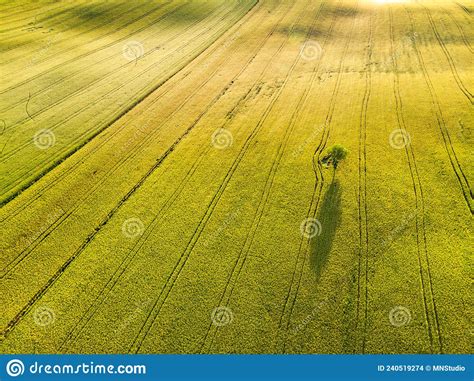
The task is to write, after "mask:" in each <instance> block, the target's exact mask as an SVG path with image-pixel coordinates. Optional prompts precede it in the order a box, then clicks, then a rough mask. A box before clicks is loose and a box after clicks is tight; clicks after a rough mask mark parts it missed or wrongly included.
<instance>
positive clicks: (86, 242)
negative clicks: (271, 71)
mask: <svg viewBox="0 0 474 381" xmlns="http://www.w3.org/2000/svg"><path fill="white" fill-rule="evenodd" d="M256 4H257V3H255V5H256ZM255 5H254V7H252V8H251V9H249V10H248V12H247V13H249V12H250V11H251V10H252V9H254V8H255ZM239 21H240V20H239ZM213 43H214V42H213ZM211 45H212V44H211ZM216 48H217V47H216ZM228 88H229V87H225V88H224V90H223V92H222V93H221V94H220V95H219V96H218V98H220V97H221V96H222V95H223V94H224V93H225V92H227V90H228ZM216 101H217V100H216ZM203 115H204V114H201V116H200V117H199V119H200V118H201V117H202V116H203ZM196 123H197V121H196ZM195 125H196V124H195V123H193V124H192V125H191V126H190V127H188V129H187V130H186V131H185V132H184V133H183V134H182V135H181V136H180V137H179V138H178V139H177V140H176V141H175V142H174V143H173V144H172V145H171V146H170V147H169V148H168V149H167V151H166V152H165V153H164V154H163V155H161V156H160V157H159V158H158V159H157V161H156V162H155V164H154V165H153V166H152V167H151V168H150V169H149V170H148V171H147V173H146V174H145V175H144V176H142V178H141V179H140V181H139V182H138V183H136V184H135V185H134V186H133V187H132V188H131V189H130V190H129V191H128V192H127V194H125V196H123V197H122V199H121V200H120V202H119V203H118V204H116V205H115V206H114V208H113V209H112V210H111V211H110V212H109V213H108V214H107V216H106V217H105V218H104V219H103V220H102V221H101V223H100V224H99V225H98V226H96V228H95V229H94V231H93V232H92V233H90V234H89V235H88V237H87V238H86V239H85V240H84V242H83V243H82V244H81V246H80V247H79V248H78V249H77V250H76V251H75V253H74V254H73V255H72V256H71V257H69V259H68V260H67V261H66V262H65V263H64V264H63V265H62V266H61V267H60V268H59V269H58V270H57V271H56V272H55V274H54V275H53V276H52V277H51V278H50V279H49V280H48V282H47V283H46V284H45V285H44V286H43V287H42V288H41V289H40V290H39V291H38V292H37V293H36V294H35V295H34V297H33V298H31V299H30V300H29V301H28V303H27V304H26V305H25V306H24V307H23V308H22V309H21V310H20V312H19V313H18V314H17V315H16V316H15V317H14V318H13V319H12V320H11V321H10V322H9V323H8V325H7V327H6V329H5V330H3V331H2V336H4V337H6V336H7V335H8V334H9V333H10V332H11V331H12V330H13V329H14V328H15V327H16V326H17V325H18V324H19V322H20V321H21V320H22V318H23V316H25V315H26V313H27V312H28V311H29V310H30V309H31V307H32V306H33V305H34V304H35V303H36V301H38V300H39V299H40V298H41V297H42V296H43V295H44V294H45V293H46V292H47V291H48V290H49V288H50V287H51V286H52V285H53V284H54V283H55V282H56V281H57V280H58V279H59V278H60V277H61V276H62V274H63V273H64V272H65V271H66V270H67V268H68V267H69V266H70V265H71V263H72V262H73V261H74V260H75V259H76V258H77V257H78V256H79V255H80V253H81V252H83V250H84V249H85V248H86V247H87V246H88V245H89V243H90V242H91V241H92V240H93V239H94V238H95V236H96V235H97V233H99V232H100V230H101V229H102V228H103V227H104V226H105V225H106V224H107V223H108V221H109V220H110V219H111V218H112V217H113V215H114V214H115V213H116V212H117V211H118V209H119V208H120V207H121V206H122V205H123V204H124V203H125V202H126V201H127V200H128V199H129V198H130V197H131V196H132V195H133V194H134V193H135V192H136V191H137V190H138V189H139V188H140V187H141V186H142V185H143V183H144V182H145V181H146V180H147V179H148V177H149V176H150V175H151V174H152V173H153V172H154V171H155V170H156V169H157V168H159V167H160V166H161V164H162V163H163V161H164V160H165V159H166V158H167V157H168V156H169V154H171V153H172V152H173V151H174V150H175V149H176V146H177V145H178V144H179V143H180V142H181V141H182V140H183V139H184V138H185V137H186V136H187V135H188V134H189V133H190V132H191V130H192V129H193V128H194V126H195Z"/></svg>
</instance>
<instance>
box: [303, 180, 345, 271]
mask: <svg viewBox="0 0 474 381" xmlns="http://www.w3.org/2000/svg"><path fill="white" fill-rule="evenodd" d="M316 218H317V220H318V221H319V222H320V223H321V229H320V230H319V231H318V233H319V234H318V235H316V236H315V237H313V238H312V239H311V242H310V265H311V269H312V270H313V271H314V273H315V274H316V277H317V278H319V277H320V276H321V273H322V271H323V269H324V267H325V266H326V263H327V261H328V259H329V253H330V252H331V248H332V244H333V241H334V236H335V234H336V229H337V227H338V226H339V223H340V221H341V185H340V184H339V181H338V180H334V181H333V182H332V183H331V185H330V186H329V188H328V190H327V191H326V193H325V194H324V198H323V200H322V203H321V207H320V208H319V213H318V215H317V216H316Z"/></svg>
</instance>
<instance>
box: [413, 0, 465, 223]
mask: <svg viewBox="0 0 474 381" xmlns="http://www.w3.org/2000/svg"><path fill="white" fill-rule="evenodd" d="M404 8H405V11H406V12H407V14H408V17H409V20H410V24H411V32H412V33H414V24H413V18H412V15H411V13H410V11H408V9H407V8H406V7H404ZM413 48H414V50H415V53H416V56H417V59H418V62H419V64H420V67H421V69H422V72H423V78H424V79H425V82H426V85H427V87H428V91H429V93H430V97H431V103H432V105H433V107H434V109H435V110H434V111H435V114H436V120H437V124H438V127H439V130H440V132H441V136H442V138H443V143H444V147H445V149H446V152H447V154H448V157H449V161H450V163H451V166H452V168H453V171H454V174H455V175H456V177H457V179H458V182H459V185H460V187H461V191H462V194H463V197H464V200H465V201H466V205H467V207H468V208H469V211H470V212H471V214H474V210H473V206H472V205H471V204H472V202H473V198H474V196H473V192H472V190H471V187H470V185H469V181H468V180H467V177H466V175H465V174H464V172H463V170H462V167H461V164H460V163H459V160H458V158H457V155H456V151H455V150H454V147H453V146H452V142H451V137H450V135H449V131H448V128H447V127H446V122H445V120H444V116H443V112H442V110H441V105H440V103H439V99H438V96H437V94H436V91H435V89H434V86H433V83H432V81H431V78H430V76H429V74H428V70H427V69H426V65H425V62H424V59H423V55H422V54H421V52H420V50H419V48H418V46H417V44H416V40H415V39H414V40H413Z"/></svg>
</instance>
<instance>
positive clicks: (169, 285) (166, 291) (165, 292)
mask: <svg viewBox="0 0 474 381" xmlns="http://www.w3.org/2000/svg"><path fill="white" fill-rule="evenodd" d="M288 38H289V35H288V36H287V40H285V41H284V42H283V43H282V45H281V46H280V48H279V49H278V51H277V52H279V51H281V50H282V49H283V46H284V45H285V44H286V42H287V41H288ZM298 57H299V55H298ZM297 61H298V60H297V59H295V61H294V62H293V64H292V65H291V67H290V69H289V70H288V72H287V74H286V76H285V79H284V81H283V84H282V86H281V87H280V88H279V89H278V90H277V91H276V92H275V93H274V94H272V99H271V101H270V104H269V105H268V106H267V108H266V109H265V111H264V113H263V115H262V116H261V118H260V119H259V121H258V122H257V124H256V126H255V127H254V129H253V131H252V133H251V134H250V135H249V137H248V138H247V139H246V141H245V143H244V145H243V146H242V148H241V150H240V152H239V154H238V155H237V157H236V159H235V160H234V162H233V163H232V165H231V167H230V168H229V170H228V171H227V174H226V175H225V177H224V180H223V182H222V183H221V184H220V186H219V189H218V191H217V192H216V193H215V194H214V196H213V198H212V200H211V202H210V203H209V205H208V206H207V210H206V213H205V215H204V217H203V218H202V219H201V221H200V222H199V225H198V226H197V228H196V229H195V231H194V233H193V236H192V237H191V239H190V240H189V242H188V244H187V246H186V249H185V250H184V251H183V253H182V254H181V256H180V258H179V260H178V262H177V263H176V265H175V267H174V268H173V271H172V272H171V273H170V275H169V276H168V279H167V281H166V283H165V284H164V286H163V288H162V290H161V292H160V294H159V295H158V297H157V298H156V299H155V302H154V304H153V306H152V308H151V310H150V312H149V313H148V315H147V318H146V320H145V321H144V323H143V325H142V327H141V328H140V330H139V332H138V334H137V335H136V337H135V339H134V341H133V343H132V345H131V346H130V349H129V352H131V353H138V352H139V351H140V349H141V346H142V344H143V341H144V340H145V338H146V336H147V335H148V332H149V331H150V329H151V327H152V326H153V324H154V322H155V321H156V318H157V317H158V315H159V313H160V311H161V308H162V307H163V305H164V304H165V303H166V300H167V299H168V296H169V295H170V293H171V291H172V289H173V287H174V285H175V284H176V281H177V279H178V277H179V275H180V273H181V271H182V269H183V268H184V266H185V265H186V263H187V260H188V258H189V256H190V254H191V252H192V251H193V249H194V246H195V245H196V243H197V241H198V240H199V238H200V236H201V233H202V231H203V230H204V228H205V227H206V225H207V222H208V221H209V219H210V217H211V215H212V213H213V212H214V210H215V208H216V206H217V204H218V203H219V201H220V198H221V197H222V194H223V193H224V191H225V189H226V187H227V185H228V183H229V182H230V180H231V178H232V177H233V175H234V173H235V171H236V170H237V168H238V167H239V165H240V162H241V161H242V158H243V157H244V156H245V154H246V152H247V150H248V147H249V146H250V144H251V143H252V141H253V139H254V137H255V136H256V135H257V134H258V132H260V130H261V128H262V126H263V124H264V122H265V121H266V119H267V117H268V115H269V114H270V112H271V111H272V109H273V106H274V105H275V102H276V100H277V99H278V98H279V97H280V95H281V93H282V91H283V89H284V88H285V86H286V84H287V82H288V78H289V76H290V75H291V73H292V72H293V70H294V68H295V66H296V63H297Z"/></svg>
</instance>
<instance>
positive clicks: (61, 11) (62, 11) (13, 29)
mask: <svg viewBox="0 0 474 381" xmlns="http://www.w3.org/2000/svg"><path fill="white" fill-rule="evenodd" d="M82 5H83V4H76V5H74V6H72V7H71V8H67V9H62V10H60V11H59V12H56V13H53V14H50V15H48V16H45V17H44V18H42V19H40V20H38V15H35V16H34V19H35V21H34V25H37V24H39V23H42V22H45V21H50V20H51V19H54V18H56V17H58V16H61V15H64V14H66V15H67V14H68V13H69V12H71V11H73V10H74V9H76V8H79V7H81V6H82ZM98 5H100V4H95V5H94V7H95V6H98ZM58 8H59V7H58ZM44 13H47V12H44ZM41 14H43V13H41ZM75 17H77V15H76V16H75ZM73 18H74V16H73V17H66V20H71V19H73ZM25 28H26V29H28V28H30V27H29V24H26V25H25V24H22V25H20V26H16V27H11V28H8V29H3V30H0V33H7V32H12V31H16V30H18V29H21V30H24V29H25ZM28 33H29V31H26V32H25V33H24V34H19V35H18V34H16V35H13V36H11V37H6V38H3V39H2V42H7V41H9V40H11V39H14V38H17V37H22V36H23V35H27V34H28Z"/></svg>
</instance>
